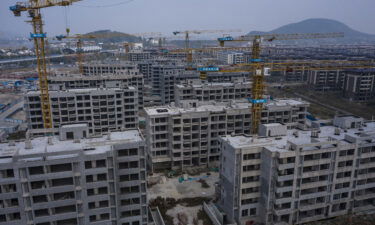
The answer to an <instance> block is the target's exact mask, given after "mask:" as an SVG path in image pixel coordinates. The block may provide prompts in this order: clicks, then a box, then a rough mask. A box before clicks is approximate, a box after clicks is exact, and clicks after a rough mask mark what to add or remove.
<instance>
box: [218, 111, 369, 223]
mask: <svg viewBox="0 0 375 225" xmlns="http://www.w3.org/2000/svg"><path fill="white" fill-rule="evenodd" d="M351 127H353V128H351ZM374 131H375V122H368V123H364V122H363V120H360V119H358V118H354V117H350V116H349V117H342V118H338V120H336V121H335V122H334V126H324V127H320V128H319V127H316V129H313V130H310V131H300V130H287V129H286V128H285V127H284V126H283V125H281V124H266V125H261V128H260V132H259V135H260V136H259V137H250V136H243V135H240V136H236V135H232V136H231V135H228V136H225V137H220V138H219V142H220V152H221V159H220V160H221V166H220V181H219V186H218V189H217V193H219V196H220V197H219V201H218V205H219V208H220V210H222V212H224V213H225V214H226V217H227V219H228V221H227V222H237V223H238V224H243V225H245V224H253V223H259V224H265V225H268V224H269V225H271V224H272V225H285V224H290V225H292V224H305V223H309V222H313V221H318V220H324V219H328V218H333V217H337V216H342V215H347V214H352V213H353V214H356V213H370V212H371V213H372V212H373V211H374V210H375V167H374V165H375V133H374Z"/></svg>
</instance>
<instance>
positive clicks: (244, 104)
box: [145, 99, 308, 115]
mask: <svg viewBox="0 0 375 225" xmlns="http://www.w3.org/2000/svg"><path fill="white" fill-rule="evenodd" d="M301 104H308V103H307V102H305V101H302V100H300V99H275V100H269V101H268V102H267V103H266V104H265V107H272V106H298V105H301ZM250 107H251V103H249V102H248V101H247V100H245V99H244V100H234V101H231V102H198V106H197V107H189V108H183V107H177V106H171V105H167V106H155V107H148V108H145V112H146V114H148V115H177V114H181V113H189V112H205V111H210V112H220V111H224V110H227V109H249V108H250Z"/></svg>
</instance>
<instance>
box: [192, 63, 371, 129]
mask: <svg viewBox="0 0 375 225" xmlns="http://www.w3.org/2000/svg"><path fill="white" fill-rule="evenodd" d="M266 67H267V68H269V70H270V71H293V70H295V71H303V70H343V69H364V68H375V63H374V61H343V60H314V61H290V62H278V63H262V64H261V66H259V67H256V68H258V71H257V72H256V73H257V74H253V78H254V77H255V79H253V83H252V88H258V89H255V90H252V98H251V99H250V102H251V103H252V108H251V109H252V128H251V133H252V134H256V133H257V132H258V127H259V123H260V119H261V112H262V109H263V103H266V99H263V94H264V88H265V85H264V83H263V76H264V69H265V68H266ZM253 68H254V63H250V64H240V65H237V66H235V67H230V68H219V67H201V68H197V70H198V71H200V72H201V73H202V71H203V73H206V72H207V71H210V72H224V73H225V72H248V71H249V69H250V70H251V69H253ZM260 75H261V76H262V77H261V79H259V78H256V76H260ZM201 77H202V76H201ZM256 86H258V87H256ZM259 86H260V87H259ZM254 92H261V94H259V93H256V94H257V95H255V94H254ZM258 110H260V111H258ZM254 113H259V114H260V115H258V116H254Z"/></svg>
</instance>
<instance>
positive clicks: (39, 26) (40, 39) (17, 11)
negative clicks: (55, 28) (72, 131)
mask: <svg viewBox="0 0 375 225" xmlns="http://www.w3.org/2000/svg"><path fill="white" fill-rule="evenodd" d="M78 1H81V0H29V1H28V2H18V3H16V5H13V6H10V7H9V9H10V10H11V11H12V12H13V13H14V15H15V16H21V13H22V12H25V11H28V13H29V17H30V18H31V21H30V22H31V24H32V26H33V32H32V33H30V37H31V38H32V39H33V40H34V47H35V55H36V57H37V67H38V77H39V88H40V102H41V108H42V117H43V123H44V128H45V129H49V128H52V116H51V106H50V99H49V93H48V80H47V62H46V53H45V38H46V37H47V35H46V33H45V32H44V30H43V20H42V14H41V12H40V11H41V9H43V8H48V7H52V6H69V5H71V4H73V3H74V2H78Z"/></svg>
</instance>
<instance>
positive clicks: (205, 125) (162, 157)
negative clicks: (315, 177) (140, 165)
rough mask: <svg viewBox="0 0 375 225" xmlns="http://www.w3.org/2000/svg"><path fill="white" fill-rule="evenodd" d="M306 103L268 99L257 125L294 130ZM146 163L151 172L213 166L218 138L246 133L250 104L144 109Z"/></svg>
mask: <svg viewBox="0 0 375 225" xmlns="http://www.w3.org/2000/svg"><path fill="white" fill-rule="evenodd" d="M308 105H309V104H308V103H307V102H304V101H301V100H294V99H277V100H271V101H269V102H268V103H267V104H265V105H264V109H263V112H262V118H261V123H275V122H280V123H284V124H286V125H287V126H288V127H296V126H297V125H298V124H300V123H304V122H305V117H306V113H307V107H308ZM145 112H146V130H145V132H146V135H145V136H146V144H147V151H148V162H149V165H150V167H151V168H152V169H169V168H173V169H180V170H184V168H185V167H191V166H217V165H218V163H219V156H220V148H219V143H218V137H219V136H222V135H228V134H232V133H233V134H250V128H251V104H250V103H248V102H247V101H232V102H227V103H224V102H222V103H218V102H198V101H193V102H184V104H183V106H181V107H177V106H175V105H166V106H158V107H150V108H145Z"/></svg>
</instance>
